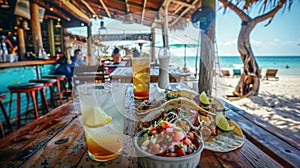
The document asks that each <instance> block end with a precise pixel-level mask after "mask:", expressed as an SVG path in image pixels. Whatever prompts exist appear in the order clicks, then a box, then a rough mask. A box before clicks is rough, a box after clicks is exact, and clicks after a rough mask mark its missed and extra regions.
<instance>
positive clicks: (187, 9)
mask: <svg viewBox="0 0 300 168" xmlns="http://www.w3.org/2000/svg"><path fill="white" fill-rule="evenodd" d="M197 2H198V0H194V1H193V3H192V5H193V6H194V5H195V4H196V3H197ZM189 10H191V8H190V7H187V8H186V9H185V10H184V11H182V12H181V14H180V15H179V16H178V17H177V18H176V19H175V20H174V21H173V22H172V23H170V24H169V25H170V26H172V25H174V24H175V23H176V22H178V20H179V19H180V18H181V17H182V16H183V15H185V14H186V13H187V12H188V11H189Z"/></svg>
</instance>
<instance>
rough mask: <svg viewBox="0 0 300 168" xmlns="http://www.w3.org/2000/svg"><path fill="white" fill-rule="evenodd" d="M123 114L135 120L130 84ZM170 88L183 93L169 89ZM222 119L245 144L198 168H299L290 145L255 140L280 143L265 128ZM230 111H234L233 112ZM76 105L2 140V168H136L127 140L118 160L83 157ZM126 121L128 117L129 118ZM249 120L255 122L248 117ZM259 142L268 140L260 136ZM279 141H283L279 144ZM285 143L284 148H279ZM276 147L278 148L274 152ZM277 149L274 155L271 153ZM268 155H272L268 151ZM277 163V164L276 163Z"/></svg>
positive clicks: (205, 156) (128, 124)
mask: <svg viewBox="0 0 300 168" xmlns="http://www.w3.org/2000/svg"><path fill="white" fill-rule="evenodd" d="M125 85H126V87H127V89H126V92H125V95H120V96H125V102H126V103H125V110H126V111H125V112H126V113H127V114H128V115H132V117H134V115H135V111H134V109H135V108H134V105H135V103H136V102H135V100H134V98H133V89H132V84H125ZM155 88H157V86H156V84H152V85H151V89H150V90H151V94H150V95H155V94H156V93H153V92H156V89H155ZM172 88H173V89H176V88H177V89H178V88H183V87H182V86H180V85H178V84H172ZM225 109H226V114H228V117H229V118H230V119H231V120H233V121H236V122H237V123H238V124H239V125H240V126H241V128H242V129H243V126H244V125H245V124H246V125H247V127H248V129H245V130H244V129H243V132H244V133H245V134H246V136H245V143H244V145H243V146H242V147H241V148H239V149H237V150H234V151H231V152H225V153H219V152H212V151H208V150H204V151H203V152H202V154H201V158H200V163H199V166H198V167H282V166H284V167H297V166H299V160H298V159H297V158H298V156H299V150H297V148H296V147H291V145H290V147H289V149H288V150H290V155H285V154H283V151H282V148H286V147H287V145H288V143H286V142H281V144H277V145H276V144H274V143H271V142H265V141H263V140H262V141H260V140H258V139H257V138H258V137H256V135H255V134H251V129H249V128H255V131H254V132H259V133H260V135H261V136H269V137H270V138H272V139H273V141H277V140H278V139H280V138H279V137H278V136H276V133H275V134H270V132H267V131H266V130H265V128H263V127H265V126H263V125H260V124H258V123H256V122H255V121H251V120H248V119H246V118H245V117H243V114H242V113H241V112H238V111H237V109H235V108H234V107H233V106H230V105H229V104H228V103H225ZM232 109H233V110H234V111H233V110H232ZM80 118H81V115H80V105H79V100H78V98H76V97H75V98H74V100H73V101H69V102H67V103H65V104H64V105H62V106H60V107H58V108H56V109H54V110H53V111H51V112H49V113H48V114H46V115H44V116H42V117H40V118H39V119H36V120H34V121H33V122H31V123H29V124H27V125H25V126H24V127H22V128H20V129H19V130H17V131H15V132H13V133H11V134H9V135H7V136H6V137H4V138H2V139H0V167H122V168H123V167H140V165H139V164H138V162H137V158H135V157H133V155H132V154H134V153H135V150H134V148H133V147H132V142H131V139H130V138H129V139H128V138H127V139H125V140H124V147H123V153H122V156H120V157H119V158H117V159H115V160H113V161H108V162H96V161H93V160H91V159H90V158H89V157H88V154H87V146H86V143H85V136H84V130H83V127H82V126H81V123H80ZM129 118H130V117H129ZM252 119H253V118H252ZM137 128H138V122H137V121H132V120H131V119H126V120H125V126H124V133H125V135H126V136H127V137H129V136H131V135H134V134H135V133H136V132H137ZM260 138H261V139H264V138H267V137H260ZM253 139H255V140H256V141H255V143H254V142H253ZM281 141H282V139H281ZM282 144H285V146H282ZM275 148H277V149H275ZM274 149H275V150H277V151H274ZM270 151H272V152H273V153H272V152H270ZM274 158H275V159H276V161H275V160H274Z"/></svg>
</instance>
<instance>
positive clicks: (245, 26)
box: [233, 20, 260, 97]
mask: <svg viewBox="0 0 300 168" xmlns="http://www.w3.org/2000/svg"><path fill="white" fill-rule="evenodd" d="M254 26H255V22H253V21H252V20H250V21H248V22H246V21H244V22H243V23H242V28H241V31H240V33H239V37H238V51H239V53H240V56H241V60H242V61H243V63H244V71H243V73H242V75H241V77H240V81H239V82H238V84H237V86H236V88H235V90H234V91H233V95H235V96H239V97H249V96H254V95H257V94H258V91H259V85H260V80H259V67H258V64H257V62H256V60H255V57H254V54H253V52H252V49H251V44H250V40H249V37H250V32H251V31H252V30H253V28H254Z"/></svg>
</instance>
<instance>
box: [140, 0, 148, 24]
mask: <svg viewBox="0 0 300 168" xmlns="http://www.w3.org/2000/svg"><path fill="white" fill-rule="evenodd" d="M146 4H147V0H144V4H143V10H142V17H141V24H143V22H144V16H145V8H146Z"/></svg>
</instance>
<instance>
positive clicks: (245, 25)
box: [219, 0, 293, 98]
mask: <svg viewBox="0 0 300 168" xmlns="http://www.w3.org/2000/svg"><path fill="white" fill-rule="evenodd" d="M219 1H220V2H221V3H222V4H223V6H224V10H226V9H227V8H229V9H230V10H232V11H233V12H235V13H236V14H237V15H238V16H239V18H240V19H241V20H242V27H241V30H240V33H239V36H238V51H239V53H240V56H241V59H242V61H243V63H244V72H243V73H242V75H241V77H240V81H239V82H238V84H237V86H236V88H235V90H234V91H233V95H234V96H239V97H241V98H242V97H249V96H255V95H258V91H259V86H260V79H259V76H260V74H259V66H258V64H257V62H256V60H255V56H254V53H253V51H252V48H251V44H250V39H249V37H250V33H251V32H252V30H253V29H254V27H255V26H256V25H257V24H258V23H260V22H262V21H265V20H267V19H269V22H268V23H267V25H269V24H270V23H271V22H272V19H273V18H274V16H275V14H276V13H277V12H278V11H279V10H280V9H281V8H282V7H286V5H287V4H288V8H289V9H290V6H291V5H292V3H293V0H288V2H287V0H244V1H241V0H235V1H234V0H219ZM256 4H257V5H258V6H259V7H260V8H261V10H260V11H261V12H259V14H258V16H256V17H255V18H251V17H250V16H249V14H247V13H246V11H247V10H248V9H249V7H250V6H252V7H253V6H254V5H256ZM267 25H266V26H267Z"/></svg>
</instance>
